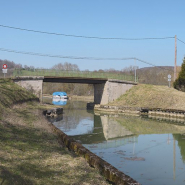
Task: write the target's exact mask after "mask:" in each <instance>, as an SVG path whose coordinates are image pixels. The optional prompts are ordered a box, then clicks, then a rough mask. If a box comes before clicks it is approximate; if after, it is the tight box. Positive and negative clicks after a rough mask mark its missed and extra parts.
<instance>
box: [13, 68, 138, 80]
mask: <svg viewBox="0 0 185 185" xmlns="http://www.w3.org/2000/svg"><path fill="white" fill-rule="evenodd" d="M13 76H14V77H15V76H16V77H17V76H53V77H54V76H55V77H81V78H104V79H105V78H106V79H117V80H125V81H135V77H134V76H132V75H126V74H124V73H122V72H119V73H113V72H98V71H97V72H96V71H67V70H65V71H63V70H52V69H30V70H24V69H15V70H14V72H13Z"/></svg>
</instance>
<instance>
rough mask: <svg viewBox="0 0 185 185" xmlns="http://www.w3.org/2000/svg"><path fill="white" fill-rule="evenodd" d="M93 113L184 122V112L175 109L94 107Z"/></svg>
mask: <svg viewBox="0 0 185 185" xmlns="http://www.w3.org/2000/svg"><path fill="white" fill-rule="evenodd" d="M93 108H94V110H95V111H103V112H109V113H116V114H135V115H148V117H151V118H155V117H156V118H161V119H165V120H176V121H180V122H182V121H185V111H184V110H177V109H162V108H144V107H125V106H109V105H94V107H93Z"/></svg>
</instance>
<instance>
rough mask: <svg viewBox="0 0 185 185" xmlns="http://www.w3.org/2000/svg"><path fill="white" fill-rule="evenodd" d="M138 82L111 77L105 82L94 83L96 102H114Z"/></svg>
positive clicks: (103, 103)
mask: <svg viewBox="0 0 185 185" xmlns="http://www.w3.org/2000/svg"><path fill="white" fill-rule="evenodd" d="M134 85H137V84H136V83H129V82H124V81H121V80H111V79H109V80H108V81H107V82H106V83H105V84H94V103H95V104H102V105H105V104H107V103H110V102H113V101H114V100H116V99H117V98H119V97H120V96H121V95H122V94H124V93H125V92H126V91H127V90H129V89H130V88H132V87H133V86H134Z"/></svg>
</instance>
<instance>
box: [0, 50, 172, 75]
mask: <svg viewBox="0 0 185 185" xmlns="http://www.w3.org/2000/svg"><path fill="white" fill-rule="evenodd" d="M0 51H4V52H11V53H18V54H25V55H34V56H40V57H51V58H67V59H74V60H116V61H122V60H137V61H140V62H142V63H145V64H148V65H151V66H153V67H157V68H161V69H163V70H167V71H170V72H173V71H172V70H169V69H166V68H164V67H160V66H156V65H154V64H152V63H149V62H147V61H144V60H141V59H139V58H136V57H128V58H101V57H81V56H80V57H78V56H64V55H51V54H44V53H35V52H30V51H18V50H11V49H6V48H0Z"/></svg>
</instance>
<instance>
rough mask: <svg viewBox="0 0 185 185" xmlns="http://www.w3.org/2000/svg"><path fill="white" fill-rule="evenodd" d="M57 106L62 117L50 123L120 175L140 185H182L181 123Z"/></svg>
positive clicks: (184, 126) (82, 105) (184, 150)
mask: <svg viewBox="0 0 185 185" xmlns="http://www.w3.org/2000/svg"><path fill="white" fill-rule="evenodd" d="M49 102H52V100H49ZM54 103H55V102H54ZM58 104H61V106H62V107H63V109H64V114H63V115H62V116H59V117H56V118H51V119H50V121H51V122H52V123H53V124H54V125H55V126H56V127H58V128H59V129H61V130H62V131H63V132H64V133H66V134H67V135H69V136H70V137H72V138H74V139H75V140H77V141H78V142H80V143H81V144H83V145H84V146H85V147H86V148H88V149H89V150H90V151H92V152H93V153H95V154H96V155H98V156H99V157H101V158H103V159H104V160H106V161H107V162H108V163H110V164H111V165H113V166H115V167H116V168H117V169H119V170H120V171H122V172H124V173H125V174H127V175H129V176H130V177H132V178H133V179H135V180H137V181H138V182H139V183H141V184H142V185H185V122H184V120H165V119H161V118H156V117H146V116H145V117H141V116H128V115H114V114H104V113H100V112H94V111H91V110H86V104H87V102H82V101H66V102H61V103H58Z"/></svg>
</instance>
